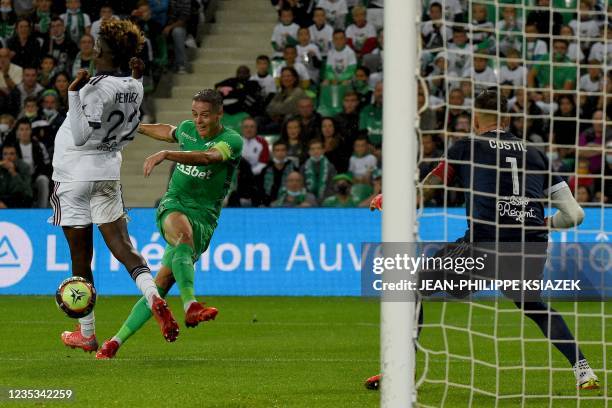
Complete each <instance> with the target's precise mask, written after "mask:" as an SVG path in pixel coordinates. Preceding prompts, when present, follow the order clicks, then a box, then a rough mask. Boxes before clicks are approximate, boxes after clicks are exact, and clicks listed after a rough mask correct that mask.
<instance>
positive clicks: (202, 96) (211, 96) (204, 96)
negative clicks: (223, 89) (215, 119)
mask: <svg viewBox="0 0 612 408" xmlns="http://www.w3.org/2000/svg"><path fill="white" fill-rule="evenodd" d="M193 101H194V102H208V103H210V105H211V107H212V109H213V110H214V111H215V112H219V110H220V109H221V108H222V107H223V96H221V94H220V93H219V92H217V91H215V90H214V89H202V90H201V91H199V92H198V93H197V94H195V95H193Z"/></svg>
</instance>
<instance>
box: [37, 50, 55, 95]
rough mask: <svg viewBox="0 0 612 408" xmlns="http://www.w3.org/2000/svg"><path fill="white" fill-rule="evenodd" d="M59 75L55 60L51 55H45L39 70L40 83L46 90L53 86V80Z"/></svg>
mask: <svg viewBox="0 0 612 408" xmlns="http://www.w3.org/2000/svg"><path fill="white" fill-rule="evenodd" d="M55 74H57V67H56V63H55V58H53V57H52V56H50V55H45V56H44V57H43V58H42V61H41V63H40V69H39V70H38V83H39V84H41V85H42V86H43V87H44V88H48V87H50V86H51V79H53V77H54V76H55Z"/></svg>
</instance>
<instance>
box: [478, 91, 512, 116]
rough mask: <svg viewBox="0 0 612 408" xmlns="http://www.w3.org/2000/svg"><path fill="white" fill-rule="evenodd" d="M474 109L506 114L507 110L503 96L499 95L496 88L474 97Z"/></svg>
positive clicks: (506, 102)
mask: <svg viewBox="0 0 612 408" xmlns="http://www.w3.org/2000/svg"><path fill="white" fill-rule="evenodd" d="M474 108H476V109H479V110H486V111H495V112H499V113H506V111H507V110H508V101H507V100H506V97H505V96H503V95H501V94H500V93H499V91H498V90H497V87H492V88H488V89H485V90H484V91H482V92H481V93H480V94H479V95H478V96H477V97H476V100H475V101H474Z"/></svg>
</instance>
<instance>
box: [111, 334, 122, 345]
mask: <svg viewBox="0 0 612 408" xmlns="http://www.w3.org/2000/svg"><path fill="white" fill-rule="evenodd" d="M111 341H116V342H117V344H119V345H121V339H120V338H119V337H116V336H113V337H112V338H111Z"/></svg>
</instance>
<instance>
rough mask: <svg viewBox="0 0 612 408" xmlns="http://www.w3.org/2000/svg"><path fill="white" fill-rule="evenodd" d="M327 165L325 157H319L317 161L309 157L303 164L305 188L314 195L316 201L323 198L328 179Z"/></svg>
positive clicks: (327, 161)
mask: <svg viewBox="0 0 612 408" xmlns="http://www.w3.org/2000/svg"><path fill="white" fill-rule="evenodd" d="M329 164H330V163H329V160H327V157H325V156H321V158H320V159H319V160H314V159H313V158H312V157H311V158H309V159H308V160H306V163H304V175H305V178H306V188H307V189H308V191H309V192H311V193H312V194H314V196H315V197H316V198H317V200H320V199H322V198H323V197H324V196H325V190H326V189H327V180H328V179H329V171H330V170H329Z"/></svg>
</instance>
